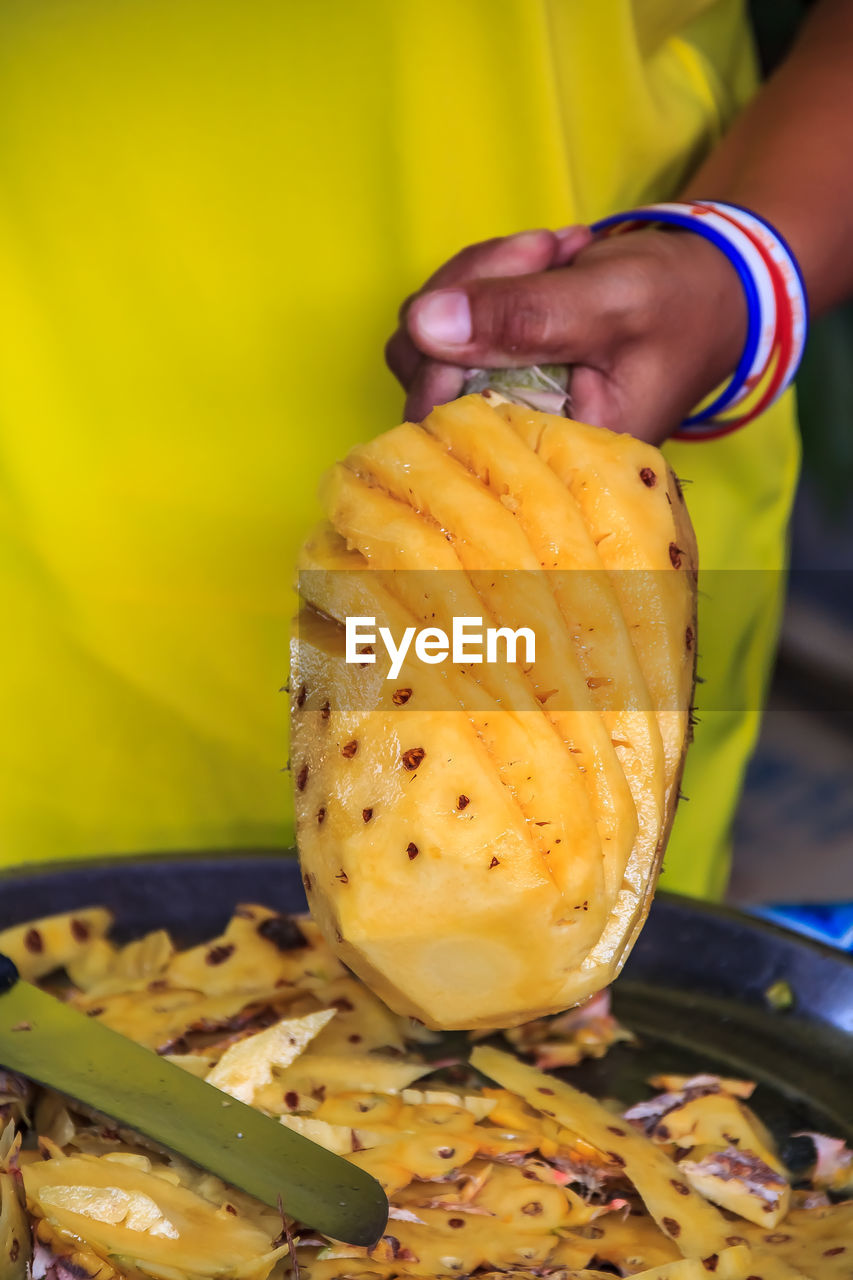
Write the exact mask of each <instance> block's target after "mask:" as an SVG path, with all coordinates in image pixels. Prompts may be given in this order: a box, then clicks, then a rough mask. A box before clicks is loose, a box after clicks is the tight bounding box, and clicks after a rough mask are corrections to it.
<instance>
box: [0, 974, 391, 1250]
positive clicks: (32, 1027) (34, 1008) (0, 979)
mask: <svg viewBox="0 0 853 1280" xmlns="http://www.w3.org/2000/svg"><path fill="white" fill-rule="evenodd" d="M0 1066H2V1067H6V1068H8V1069H10V1070H12V1071H17V1072H19V1073H20V1074H21V1075H24V1076H28V1077H29V1078H30V1079H31V1080H34V1081H36V1083H38V1084H42V1085H47V1086H49V1087H50V1088H51V1089H56V1090H58V1091H59V1092H60V1093H63V1094H65V1095H67V1096H68V1097H70V1098H73V1099H76V1101H78V1102H82V1103H84V1104H85V1105H86V1106H87V1107H91V1108H93V1109H94V1110H95V1111H98V1112H100V1113H102V1114H103V1115H106V1116H108V1117H109V1118H110V1119H112V1120H116V1121H118V1122H119V1124H121V1125H122V1126H126V1127H127V1128H129V1129H135V1130H137V1131H138V1132H139V1133H141V1134H144V1135H145V1136H146V1137H148V1138H151V1139H153V1141H154V1142H156V1143H158V1144H159V1145H161V1146H163V1147H166V1148H167V1149H168V1150H170V1151H173V1152H175V1153H176V1154H178V1155H181V1156H183V1157H185V1158H186V1159H188V1160H190V1161H192V1162H193V1163H194V1164H197V1165H200V1166H201V1168H202V1169H206V1170H208V1171H209V1172H211V1173H214V1174H216V1175H217V1177H220V1178H222V1179H223V1180H224V1181H225V1182H228V1183H231V1184H232V1185H233V1186H235V1187H239V1188H240V1189H241V1190H242V1191H246V1192H248V1194H249V1195H251V1196H254V1197H255V1198H256V1199H258V1200H261V1201H262V1202H263V1203H264V1204H267V1205H270V1206H271V1207H272V1208H278V1207H279V1204H280V1205H281V1207H282V1208H283V1210H284V1212H285V1213H286V1214H288V1216H290V1217H292V1218H295V1219H297V1220H298V1221H299V1222H303V1223H304V1224H305V1225H306V1226H310V1227H312V1228H314V1229H315V1230H318V1231H322V1232H323V1233H324V1234H325V1235H328V1236H331V1237H332V1238H333V1239H335V1240H343V1241H346V1242H347V1243H348V1244H359V1245H371V1244H374V1243H375V1242H376V1241H377V1240H378V1239H379V1237H380V1235H381V1234H382V1232H383V1230H384V1228H385V1224H386V1222H387V1219H388V1200H387V1198H386V1195H385V1192H384V1191H383V1190H382V1187H381V1186H380V1185H379V1183H378V1182H377V1181H376V1180H375V1178H372V1177H370V1175H369V1174H367V1173H365V1172H364V1171H363V1170H361V1169H359V1168H358V1167H357V1166H356V1165H353V1164H350V1163H349V1161H347V1160H344V1159H343V1157H341V1156H338V1155H335V1154H333V1153H332V1152H331V1151H327V1150H326V1149H325V1148H324V1147H320V1146H318V1145H317V1144H316V1143H314V1142H311V1141H310V1140H309V1139H308V1138H304V1137H303V1136H302V1135H301V1134H298V1133H294V1132H292V1131H291V1130H290V1129H287V1128H285V1127H284V1126H283V1125H280V1124H278V1123H277V1122H276V1121H275V1120H271V1119H269V1118H268V1117H267V1116H264V1115H262V1114H261V1113H260V1112H259V1111H255V1110H254V1109H253V1108H252V1107H249V1106H247V1105H246V1104H245V1103H242V1102H238V1101H237V1100H236V1099H234V1098H230V1097H229V1096H228V1095H227V1094H224V1093H223V1092H222V1091H221V1090H220V1089H216V1088H214V1086H213V1085H210V1084H207V1083H206V1082H205V1081H204V1080H199V1079H198V1078H197V1077H195V1076H192V1075H189V1074H188V1073H187V1072H186V1071H183V1070H182V1069H181V1068H180V1067H177V1066H175V1065H174V1064H173V1063H171V1062H165V1061H164V1060H163V1059H162V1058H160V1057H158V1055H157V1054H156V1053H153V1052H152V1051H151V1050H150V1049H145V1048H143V1047H142V1046H141V1045H138V1044H136V1043H135V1042H134V1041H133V1040H129V1039H127V1037H126V1036H123V1035H120V1034H119V1033H118V1032H117V1031H113V1030H111V1029H110V1028H109V1027H106V1026H104V1024H103V1023H100V1022H98V1021H97V1019H94V1018H87V1017H86V1016H85V1015H83V1014H81V1013H78V1012H77V1011H76V1010H75V1009H72V1008H71V1007H70V1006H69V1005H66V1004H63V1003H62V1002H61V1001H59V1000H56V999H55V998H54V997H53V996H49V995H47V994H46V993H45V992H44V991H40V990H39V988H38V987H34V986H32V985H31V984H30V983H28V982H24V981H22V979H21V978H19V976H18V971H17V969H16V968H15V965H14V964H13V962H12V961H11V960H10V959H9V958H8V957H7V956H4V955H0Z"/></svg>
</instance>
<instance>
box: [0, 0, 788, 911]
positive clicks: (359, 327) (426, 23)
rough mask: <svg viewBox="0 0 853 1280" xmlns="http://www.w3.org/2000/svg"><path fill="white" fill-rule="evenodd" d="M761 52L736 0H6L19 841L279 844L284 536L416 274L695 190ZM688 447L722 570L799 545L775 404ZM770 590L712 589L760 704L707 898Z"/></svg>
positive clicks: (355, 408)
mask: <svg viewBox="0 0 853 1280" xmlns="http://www.w3.org/2000/svg"><path fill="white" fill-rule="evenodd" d="M753 75H754V73H753V66H752V57H751V50H750V45H749V41H748V38H747V35H746V27H745V21H744V18H743V14H742V5H741V4H740V3H736V2H735V0H635V2H634V3H630V0H316V2H315V3H309V4H306V3H304V2H303V0H239V2H238V0H145V2H144V3H139V2H138V0H6V3H5V4H4V5H3V6H2V7H0V83H2V85H3V94H2V98H0V165H2V174H0V281H2V288H0V606H2V630H0V725H2V734H0V778H2V785H0V863H5V864H15V863H21V862H25V861H34V860H45V859H56V858H68V857H83V856H91V855H94V854H103V853H117V854H133V853H136V852H138V851H142V850H167V849H193V848H215V847H236V846H242V847H249V846H272V845H283V844H285V843H287V841H288V839H289V831H290V791H289V782H288V779H287V777H286V776H285V775H284V774H282V773H281V772H280V770H281V769H282V767H283V766H284V765H285V762H286V759H287V745H286V705H285V698H284V697H283V695H281V694H279V692H278V690H279V687H280V686H281V685H282V684H283V683H284V681H285V679H286V674H287V673H286V660H287V659H286V650H287V634H288V626H289V617H290V613H291V608H292V597H291V586H292V577H293V569H292V565H293V555H294V551H295V547H296V545H297V543H298V541H299V538H300V536H301V535H302V534H303V533H304V532H305V530H306V529H307V528H308V526H309V525H310V523H311V521H312V520H313V519H314V518H315V515H316V510H317V509H316V506H315V501H314V496H313V495H314V493H315V491H316V487H317V483H318V480H319V477H320V475H321V474H322V472H323V471H324V470H325V468H326V467H327V466H328V465H329V464H330V463H331V462H332V461H333V460H334V459H335V458H336V457H338V456H340V455H341V454H342V453H343V452H344V451H345V450H346V449H347V448H348V447H349V446H350V445H352V444H353V443H355V442H356V441H358V440H360V439H364V438H366V437H369V436H370V435H372V434H375V433H376V432H378V431H380V430H383V429H384V428H386V427H389V426H391V425H393V424H394V423H395V422H396V421H397V420H398V417H399V414H400V409H401V393H400V391H399V389H398V388H397V387H396V385H395V384H394V382H393V380H392V379H391V377H390V375H389V374H388V373H387V372H386V371H385V370H384V367H383V362H382V354H381V353H382V344H383V341H384V339H385V337H386V336H387V334H388V333H389V332H390V330H391V328H392V327H393V324H394V317H395V313H396V308H397V306H398V304H399V302H400V300H401V298H402V297H403V296H404V295H405V294H406V293H408V292H410V291H411V290H412V289H413V288H415V287H417V285H418V284H419V283H420V282H421V280H422V279H423V278H424V277H425V276H426V275H427V274H429V272H430V271H431V270H432V269H434V267H435V266H436V265H437V264H438V263H439V262H440V261H442V260H443V259H444V258H446V257H447V256H449V255H450V254H451V253H453V252H455V251H456V250H457V249H458V248H460V247H461V246H462V245H464V244H466V243H468V242H470V241H472V240H477V239H480V238H484V237H487V236H492V235H501V234H505V233H509V232H512V231H516V230H519V229H522V228H528V227H535V226H543V225H545V226H561V225H563V224H565V223H568V222H572V221H575V220H581V221H588V220H591V219H593V218H595V217H597V216H601V215H603V214H605V213H608V212H611V211H613V210H616V209H620V208H625V207H628V206H630V205H632V204H634V203H635V202H638V201H641V200H645V199H649V198H654V197H661V196H664V195H669V194H671V193H673V192H674V191H675V190H677V188H678V185H679V183H680V182H681V180H682V178H683V177H684V175H686V174H687V173H688V172H689V171H690V169H691V168H692V167H693V166H694V165H695V163H696V161H697V160H698V158H699V157H700V156H701V155H702V154H703V152H704V151H705V150H706V149H707V148H708V147H709V146H710V145H711V144H712V143H713V142H714V140H715V139H716V138H717V137H718V136H719V134H720V131H721V129H722V128H723V127H724V125H725V123H726V122H727V121H728V120H729V119H730V118H731V117H732V115H733V113H734V112H735V111H736V109H737V108H738V106H739V105H740V104H741V103H742V102H743V101H744V100H745V99H746V97H747V96H748V94H749V92H750V90H751V87H752V84H753ZM669 452H670V456H671V458H672V459H673V461H674V463H675V466H676V468H677V470H679V471H680V472H681V473H682V474H683V475H685V476H686V477H687V478H688V479H690V480H692V481H693V484H692V486H691V488H690V491H689V498H690V505H691V510H692V512H693V515H694V520H695V522H696V525H697V528H698V533H699V541H700V548H701V554H702V558H703V562H704V564H706V565H713V566H719V567H726V568H743V567H749V568H760V569H766V568H768V567H771V566H776V567H779V566H781V564H782V562H783V558H784V530H785V525H786V520H787V514H788V509H789V505H790V499H791V492H792V487H793V482H794V478H795V473H796V463H797V447H796V437H795V433H794V426H793V417H792V413H791V409H790V406H783V407H780V408H777V409H776V410H774V411H773V413H771V414H770V415H768V416H767V417H766V418H765V420H764V421H763V422H761V423H758V424H755V425H753V426H751V427H749V429H748V430H746V431H743V432H741V433H738V434H737V435H735V436H733V437H730V438H728V439H726V440H723V441H720V442H718V443H711V444H682V445H673V446H671V448H670V450H669ZM772 605H773V601H771V602H770V608H769V612H765V613H761V611H759V610H757V609H756V608H755V606H754V605H752V604H751V603H750V602H749V601H747V605H746V607H745V608H744V609H743V610H741V611H739V613H738V615H737V616H736V617H735V618H734V620H733V622H732V619H731V618H728V619H726V620H723V618H722V614H721V613H720V612H719V611H718V612H717V613H714V612H713V610H712V609H711V608H710V607H706V608H705V615H706V616H705V617H704V618H703V620H702V621H703V630H701V631H700V637H701V640H700V649H701V650H702V656H703V662H704V664H705V665H706V667H707V668H708V669H710V671H711V672H712V673H713V678H714V680H715V681H716V682H717V686H718V687H719V688H725V689H728V688H730V687H731V688H732V689H733V703H732V705H733V706H735V704H737V706H741V705H745V706H748V707H749V708H751V713H750V714H749V715H743V714H741V713H740V711H739V710H737V709H735V710H734V711H730V712H725V711H722V710H720V711H719V712H715V713H714V714H713V715H712V716H711V717H710V724H708V723H707V718H706V721H704V722H703V725H702V726H700V727H699V729H698V730H697V742H696V745H695V747H694V748H693V756H692V759H691V761H690V764H689V766H688V778H687V780H686V782H685V790H686V791H687V793H688V794H689V795H690V796H691V803H690V805H688V806H686V807H685V808H684V812H683V813H682V814H681V815H680V817H679V819H678V830H677V832H676V836H675V837H674V840H673V844H672V847H671V853H670V854H669V855H668V858H667V863H668V867H669V872H670V883H671V884H676V885H678V886H679V887H681V888H684V889H686V890H689V891H691V892H700V893H701V892H708V891H715V890H718V889H719V887H720V882H721V877H722V876H723V875H724V873H725V857H724V853H723V850H724V844H725V839H726V827H727V824H728V821H729V819H730V815H731V809H732V804H733V798H734V795H735V793H736V787H737V780H738V777H739V775H740V771H741V769H742V765H743V761H744V758H745V755H746V753H747V751H748V748H749V743H750V741H751V736H752V734H753V733H754V728H755V713H756V712H757V708H758V706H759V703H760V689H761V684H762V681H763V678H764V673H765V670H766V666H767V662H768V655H769V652H770V645H771V640H772V630H773V619H772ZM706 606H707V602H706ZM768 619H769V621H768ZM732 625H734V628H735V634H730V628H731V626H732ZM735 676H737V677H738V678H739V679H741V680H742V681H743V682H745V683H744V688H743V691H742V696H741V694H740V693H738V691H737V690H736V689H735V688H734V686H733V685H732V684H731V681H732V680H734V679H735ZM704 689H705V691H706V694H707V691H708V689H709V686H708V685H706V686H705V687H704ZM707 696H708V697H709V698H710V699H711V700H713V696H714V695H713V691H712V693H711V694H707ZM718 705H719V706H720V707H722V702H719V704H718ZM700 714H701V708H700Z"/></svg>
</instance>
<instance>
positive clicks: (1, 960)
mask: <svg viewBox="0 0 853 1280" xmlns="http://www.w3.org/2000/svg"><path fill="white" fill-rule="evenodd" d="M19 977H20V974H19V973H18V970H17V969H16V968H15V965H14V964H13V962H12V961H11V960H10V959H9V957H8V956H4V955H3V953H2V952H0V995H3V993H4V992H5V991H11V989H12V987H14V985H15V983H16V982H17V981H18V978H19Z"/></svg>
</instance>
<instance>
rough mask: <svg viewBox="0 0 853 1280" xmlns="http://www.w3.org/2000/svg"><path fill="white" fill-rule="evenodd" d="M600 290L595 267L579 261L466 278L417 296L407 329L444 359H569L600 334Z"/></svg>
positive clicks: (490, 364) (481, 362)
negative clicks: (555, 267)
mask: <svg viewBox="0 0 853 1280" xmlns="http://www.w3.org/2000/svg"><path fill="white" fill-rule="evenodd" d="M599 292H600V289H599V287H598V284H597V280H596V273H594V272H589V271H584V270H583V269H581V268H580V267H566V268H562V269H559V270H555V271H547V272H541V273H538V274H536V275H527V276H514V277H501V278H497V277H492V278H491V279H485V280H471V281H469V282H468V283H467V284H466V285H464V287H457V288H452V289H439V290H435V291H433V292H431V293H425V294H422V295H421V296H420V297H419V298H416V299H415V301H414V302H413V303H412V305H411V307H410V308H409V313H408V316H407V327H408V331H409V335H410V337H411V339H412V341H413V342H414V344H415V346H417V347H418V348H419V349H420V350H421V351H422V352H423V353H424V354H425V355H428V356H431V357H432V358H433V359H435V360H442V361H444V362H446V363H449V364H457V365H459V364H461V365H478V366H485V367H486V368H493V369H496V368H521V367H523V366H525V365H529V364H543V363H549V364H550V363H558V364H564V363H576V362H578V361H581V360H583V359H584V358H585V357H586V356H587V355H588V354H589V353H590V352H591V351H594V350H596V349H597V346H598V343H599V342H600V341H601V339H602V337H603V334H602V332H601V331H602V314H603V308H602V299H601V298H600V297H598V296H597V295H598V294H599Z"/></svg>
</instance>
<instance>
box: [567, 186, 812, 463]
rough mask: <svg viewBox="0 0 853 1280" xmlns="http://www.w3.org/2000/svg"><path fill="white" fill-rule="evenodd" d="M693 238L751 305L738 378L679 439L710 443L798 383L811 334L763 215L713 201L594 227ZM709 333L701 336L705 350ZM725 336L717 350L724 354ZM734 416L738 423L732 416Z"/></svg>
mask: <svg viewBox="0 0 853 1280" xmlns="http://www.w3.org/2000/svg"><path fill="white" fill-rule="evenodd" d="M650 224H651V225H654V224H657V225H663V226H665V227H669V228H679V229H681V230H684V231H689V232H691V233H692V234H695V235H696V236H698V237H701V238H702V239H704V240H706V241H708V242H709V244H710V245H712V246H716V248H717V249H719V250H720V252H721V253H722V254H723V255H724V256H725V257H726V258H727V259H728V261H729V262H730V263H731V265H732V268H733V269H734V271H735V272H736V273H737V275H738V277H739V280H740V284H741V286H742V289H743V295H744V301H745V305H746V340H745V344H744V348H743V351H742V353H741V356H740V359H739V360H738V363H737V367H736V369H735V371H734V374H733V375H732V377H731V378H730V379H729V381H728V382H727V383H726V384H725V385H724V386H723V387H722V388H719V389H718V390H717V391H716V392H715V393H714V394H713V395H712V396H711V397H710V398H709V399H707V400H706V401H705V402H704V403H703V404H702V406H701V407H700V408H699V409H698V410H696V411H694V412H693V413H692V414H690V415H689V416H688V417H687V418H685V419H684V422H683V423H682V426H681V429H680V430H679V432H678V433H677V434H678V435H679V436H681V437H682V438H685V439H693V440H697V439H710V438H713V437H714V436H718V435H725V434H727V433H728V432H730V431H733V430H735V429H736V428H737V427H740V426H744V425H745V424H746V423H747V422H751V421H752V419H753V418H755V417H756V416H758V415H759V414H760V413H762V412H763V411H764V410H765V409H766V408H767V407H768V406H769V405H770V404H772V403H773V401H774V400H775V399H777V398H778V397H779V396H780V395H781V394H782V392H783V391H784V390H785V388H786V387H787V386H788V385H789V384H790V382H791V381H792V380H793V377H794V375H795V373H796V371H797V368H798V366H799V362H800V359H801V357H802V352H803V347H804V344H805V338H806V333H807V329H808V303H807V299H806V293H805V285H804V283H803V276H802V272H801V270H800V267H799V264H798V263H797V260H796V258H795V257H794V255H793V253H792V252H791V249H790V247H789V245H788V244H787V243H786V241H785V240H784V238H783V237H782V236H781V235H780V234H779V232H778V231H776V229H775V228H774V227H773V226H772V225H771V224H770V223H768V222H766V221H765V220H764V219H763V218H761V217H760V216H759V215H757V214H755V213H753V212H752V211H751V210H749V209H745V208H742V207H740V206H738V205H732V204H726V203H724V202H720V201H715V200H699V201H695V200H694V201H680V202H678V201H671V202H669V203H663V204H655V205H648V206H645V207H644V208H642V209H634V210H631V211H629V212H626V213H621V214H614V215H612V216H611V217H609V218H605V219H603V220H602V221H601V222H598V223H596V224H594V226H593V228H592V230H593V231H594V232H595V233H596V234H597V235H603V236H605V237H608V236H610V235H611V233H613V232H614V231H617V232H618V231H626V230H629V231H630V230H631V229H633V228H635V227H637V226H648V225H650ZM707 339H708V334H707V332H705V333H703V335H702V342H703V344H707ZM725 343H726V335H725V334H723V335H721V342H720V344H719V350H720V351H721V352H723V351H724V350H725ZM733 411H734V416H733Z"/></svg>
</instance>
